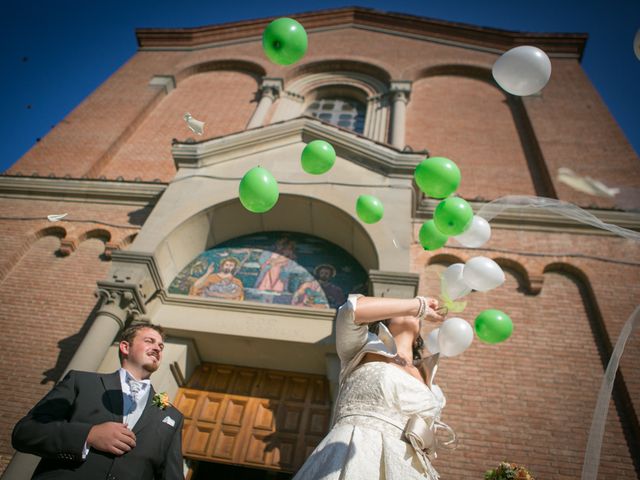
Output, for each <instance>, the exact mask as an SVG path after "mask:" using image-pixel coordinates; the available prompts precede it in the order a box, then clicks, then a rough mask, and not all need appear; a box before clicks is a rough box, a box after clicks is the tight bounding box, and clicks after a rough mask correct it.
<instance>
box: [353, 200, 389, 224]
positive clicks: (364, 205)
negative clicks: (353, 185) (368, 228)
mask: <svg viewBox="0 0 640 480" xmlns="http://www.w3.org/2000/svg"><path fill="white" fill-rule="evenodd" d="M356 213H357V214H358V217H360V220H362V221H363V222H364V223H376V222H379V221H380V220H381V219H382V216H383V215H384V206H383V205H382V202H381V201H380V200H378V199H377V198H376V197H374V196H373V195H360V196H359V197H358V201H357V202H356Z"/></svg>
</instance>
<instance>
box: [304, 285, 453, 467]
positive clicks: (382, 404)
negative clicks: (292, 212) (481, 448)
mask: <svg viewBox="0 0 640 480" xmlns="http://www.w3.org/2000/svg"><path fill="white" fill-rule="evenodd" d="M437 309H438V302H437V300H435V299H432V298H424V297H416V298H413V299H393V298H377V297H363V296H360V295H350V296H349V298H348V300H347V302H346V303H345V304H344V305H342V306H341V307H340V308H339V309H338V314H337V317H336V348H337V351H338V356H339V357H340V361H341V371H340V388H339V392H338V398H337V403H336V406H335V411H334V416H333V421H332V425H333V426H332V428H331V431H330V432H329V433H328V434H327V436H326V437H325V438H324V439H323V440H322V442H320V444H319V445H318V446H317V447H316V449H315V450H314V451H313V453H312V454H311V455H310V456H309V458H308V459H307V461H306V462H305V464H304V465H303V466H302V467H301V468H300V470H299V471H298V473H297V474H296V476H295V477H294V480H338V479H340V480H342V479H346V480H365V479H366V480H377V479H379V480H410V479H428V480H435V479H437V478H438V473H437V472H436V470H435V469H434V467H433V466H432V464H431V460H432V459H433V458H435V449H436V446H437V443H438V440H437V439H436V435H435V432H436V430H438V429H444V430H447V431H448V432H449V434H450V435H451V440H449V441H447V442H444V443H445V444H450V443H452V442H454V441H455V435H454V434H453V431H452V430H451V429H450V428H449V427H448V426H447V425H446V424H444V423H442V422H441V421H440V412H441V410H442V408H443V407H444V405H445V398H444V396H443V394H442V391H441V390H440V388H439V387H438V386H437V385H435V384H433V376H434V374H435V371H436V367H437V360H438V356H437V355H434V356H433V357H430V358H428V359H425V360H421V355H420V350H421V348H422V338H421V336H420V328H421V323H422V320H423V319H424V318H429V319H431V320H434V321H441V320H442V319H443V318H442V316H440V315H439V314H438V313H437V312H436V310H437Z"/></svg>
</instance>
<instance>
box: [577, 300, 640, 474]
mask: <svg viewBox="0 0 640 480" xmlns="http://www.w3.org/2000/svg"><path fill="white" fill-rule="evenodd" d="M638 326H640V305H638V306H637V307H636V309H635V310H634V311H633V313H632V314H631V316H630V317H629V318H628V319H627V321H626V322H625V324H624V326H623V327H622V330H621V331H620V335H619V336H618V341H617V342H616V346H615V348H614V349H613V353H612V354H611V358H610V359H609V365H607V370H606V371H605V372H604V377H603V378H602V385H601V386H600V392H599V393H598V401H597V402H596V409H595V411H594V412H593V420H592V422H591V430H590V431H589V440H588V441H587V450H586V452H585V455H584V463H583V464H582V480H596V479H597V477H598V467H599V466H600V450H601V449H602V437H603V436H604V427H605V423H606V422H607V412H608V410H609V401H610V400H611V391H612V390H613V382H614V380H615V379H616V372H617V371H618V366H619V365H620V357H622V352H623V351H624V347H625V345H626V344H627V340H629V337H630V336H631V334H632V333H633V331H634V330H636V329H637V328H638Z"/></svg>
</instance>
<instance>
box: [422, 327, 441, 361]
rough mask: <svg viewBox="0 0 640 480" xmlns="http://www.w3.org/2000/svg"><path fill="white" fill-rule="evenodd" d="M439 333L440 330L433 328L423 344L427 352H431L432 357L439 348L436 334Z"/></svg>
mask: <svg viewBox="0 0 640 480" xmlns="http://www.w3.org/2000/svg"><path fill="white" fill-rule="evenodd" d="M439 331H440V328H434V329H433V330H431V332H430V333H429V336H427V341H426V342H425V343H426V344H427V350H429V352H431V353H432V354H434V355H435V354H436V353H438V352H439V351H440V348H438V332H439Z"/></svg>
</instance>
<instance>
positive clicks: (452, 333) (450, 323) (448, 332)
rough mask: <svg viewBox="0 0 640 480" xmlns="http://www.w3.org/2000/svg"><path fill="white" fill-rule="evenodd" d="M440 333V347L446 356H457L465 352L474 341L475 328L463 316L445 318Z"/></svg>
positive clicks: (442, 353) (441, 352)
mask: <svg viewBox="0 0 640 480" xmlns="http://www.w3.org/2000/svg"><path fill="white" fill-rule="evenodd" d="M439 330H440V332H439V333H438V348H439V349H440V354H441V355H444V356H445V357H455V356H456V355H460V354H461V353H462V352H464V351H465V350H466V349H467V348H469V345H471V342H473V328H472V327H471V325H469V322H467V321H466V320H463V319H462V318H458V317H453V318H449V319H447V320H445V321H444V322H443V323H442V326H441V327H440V329H439Z"/></svg>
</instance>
